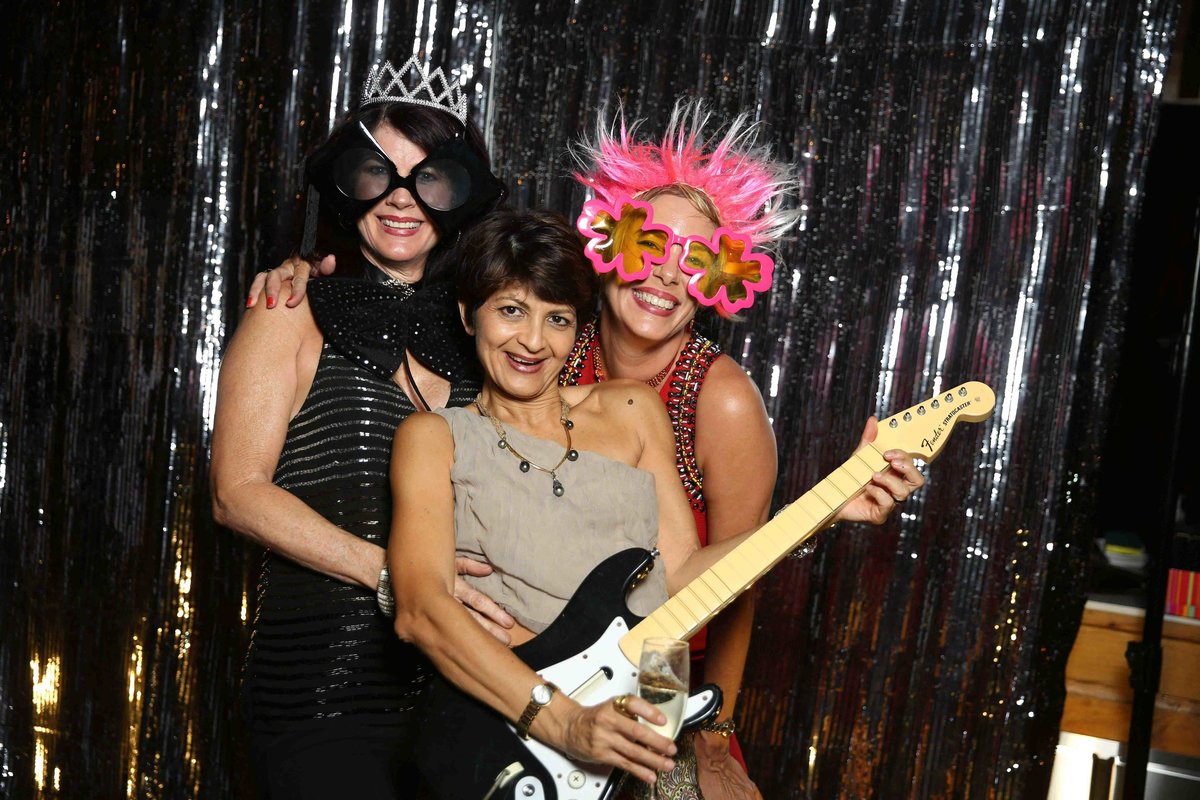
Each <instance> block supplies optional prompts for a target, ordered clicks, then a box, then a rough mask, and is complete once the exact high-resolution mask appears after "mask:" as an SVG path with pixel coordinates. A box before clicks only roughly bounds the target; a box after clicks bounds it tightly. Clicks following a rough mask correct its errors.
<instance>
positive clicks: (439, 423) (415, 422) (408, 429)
mask: <svg viewBox="0 0 1200 800" xmlns="http://www.w3.org/2000/svg"><path fill="white" fill-rule="evenodd" d="M402 442H403V443H404V444H406V445H412V446H421V447H427V446H431V445H432V446H439V445H447V446H449V447H450V448H453V446H454V435H453V434H452V433H451V432H450V423H449V422H447V421H446V418H445V417H443V416H442V415H441V414H435V413H433V412H432V411H418V412H417V413H415V414H410V415H409V416H408V418H407V419H405V420H404V421H403V422H401V423H400V426H399V427H398V428H396V443H397V444H400V443H402Z"/></svg>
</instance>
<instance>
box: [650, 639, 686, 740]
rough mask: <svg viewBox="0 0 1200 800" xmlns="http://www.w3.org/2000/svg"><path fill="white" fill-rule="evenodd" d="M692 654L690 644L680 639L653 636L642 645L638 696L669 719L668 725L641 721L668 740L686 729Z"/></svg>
mask: <svg viewBox="0 0 1200 800" xmlns="http://www.w3.org/2000/svg"><path fill="white" fill-rule="evenodd" d="M690 664H691V654H690V653H689V652H688V643H687V642H685V641H683V640H681V639H666V638H660V637H653V638H649V639H646V640H645V641H644V642H642V658H641V662H640V663H639V665H638V688H637V693H638V697H640V698H642V699H643V700H645V701H646V702H647V703H650V705H652V706H654V707H656V708H657V709H658V710H659V711H661V712H662V713H663V714H665V715H666V717H667V722H666V724H665V725H655V724H653V723H651V722H648V721H647V720H642V724H643V725H648V726H649V727H651V728H653V729H654V730H655V731H657V732H658V733H661V734H662V735H663V736H666V737H667V738H668V739H674V738H675V737H676V736H678V735H679V729H680V728H681V727H682V726H683V711H684V707H685V706H686V705H687V698H688V667H689V666H690Z"/></svg>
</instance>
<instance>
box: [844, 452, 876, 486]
mask: <svg viewBox="0 0 1200 800" xmlns="http://www.w3.org/2000/svg"><path fill="white" fill-rule="evenodd" d="M861 452H862V451H861V450H860V451H858V452H856V453H855V454H854V455H853V456H851V457H850V458H849V460H847V461H846V463H845V464H842V469H844V470H846V472H848V473H850V477H851V478H853V479H854V481H855V483H857V484H858V485H859V486H866V485H867V484H868V483H870V482H871V477H872V476H873V475H874V474H875V472H876V470H873V469H871V465H870V464H868V463H867V462H866V460H865V459H863V457H862V456H861V455H860V453H861Z"/></svg>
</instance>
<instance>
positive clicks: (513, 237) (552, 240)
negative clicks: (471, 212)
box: [456, 209, 597, 323]
mask: <svg viewBox="0 0 1200 800" xmlns="http://www.w3.org/2000/svg"><path fill="white" fill-rule="evenodd" d="M462 256H463V260H462V263H461V264H460V266H459V273H458V278H457V281H456V283H457V286H458V299H459V302H461V303H462V304H463V305H464V306H465V307H466V310H467V312H468V313H474V311H475V310H476V309H478V308H479V307H480V306H481V305H483V304H484V302H485V301H486V300H487V299H488V298H489V297H491V296H492V295H493V294H495V293H496V292H498V291H500V290H501V289H503V288H504V287H506V286H511V285H513V284H517V285H520V286H524V287H526V288H527V289H529V291H531V292H533V293H534V294H535V295H537V296H538V297H539V298H540V299H542V300H546V301H548V302H551V303H564V304H566V305H569V306H571V307H572V308H574V309H575V312H576V315H577V318H578V320H579V322H580V323H582V322H583V321H584V320H587V319H591V317H592V314H593V313H594V311H595V304H596V291H597V280H596V273H595V272H593V271H592V268H591V266H590V265H589V264H588V261H587V259H586V258H584V255H583V242H582V240H581V237H580V236H579V234H578V233H576V232H575V229H574V228H573V227H571V225H570V223H568V222H567V220H566V218H564V217H563V216H562V215H561V214H557V213H555V212H553V211H515V210H511V209H501V210H499V211H494V212H492V213H491V214H490V215H488V216H487V217H484V219H483V220H481V221H480V222H479V223H478V224H477V225H475V227H474V228H473V229H472V230H471V231H470V232H469V233H468V234H466V236H465V237H464V239H463V252H462Z"/></svg>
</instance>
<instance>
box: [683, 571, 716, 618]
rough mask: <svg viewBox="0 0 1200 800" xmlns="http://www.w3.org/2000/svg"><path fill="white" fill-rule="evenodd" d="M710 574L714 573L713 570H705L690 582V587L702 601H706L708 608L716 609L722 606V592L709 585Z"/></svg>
mask: <svg viewBox="0 0 1200 800" xmlns="http://www.w3.org/2000/svg"><path fill="white" fill-rule="evenodd" d="M709 575H712V570H705V571H704V572H703V573H701V574H700V575H699V577H697V578H696V580H694V581H692V582H691V583H689V584H688V588H691V589H692V591H693V592H694V593H695V594H696V597H697V598H699V600H700V602H702V603H704V605H705V606H707V607H708V608H710V609H714V610H715V609H718V608H720V607H721V594H720V592H718V591H716V590H715V589H713V588H712V587H711V586H709V585H708V576H709ZM701 590H703V591H701ZM710 598H711V599H710Z"/></svg>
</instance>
